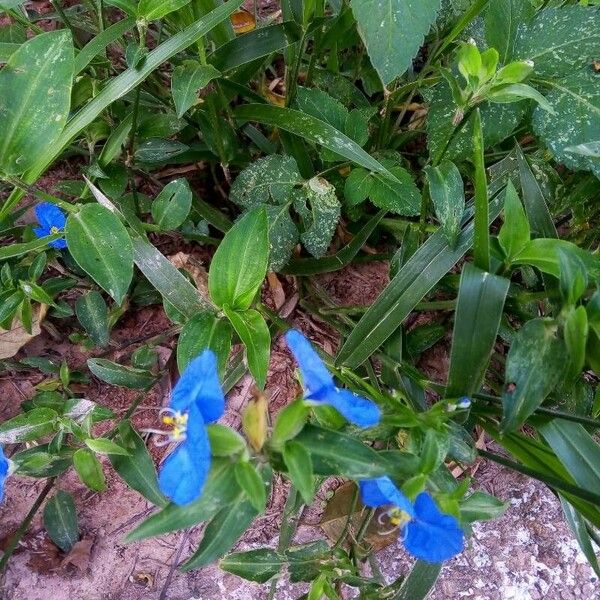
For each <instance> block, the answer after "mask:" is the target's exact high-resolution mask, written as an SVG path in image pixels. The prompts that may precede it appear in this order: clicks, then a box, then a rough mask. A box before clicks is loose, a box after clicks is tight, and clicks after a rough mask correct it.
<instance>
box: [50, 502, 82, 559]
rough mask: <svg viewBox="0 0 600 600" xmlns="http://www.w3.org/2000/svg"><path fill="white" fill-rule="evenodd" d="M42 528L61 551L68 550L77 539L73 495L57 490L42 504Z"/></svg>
mask: <svg viewBox="0 0 600 600" xmlns="http://www.w3.org/2000/svg"><path fill="white" fill-rule="evenodd" d="M44 528H45V529H46V531H47V532H48V535H49V536H50V539H51V540H52V541H53V542H54V543H55V544H56V545H57V546H58V547H59V548H60V549H61V550H62V551H63V552H69V551H70V550H71V548H72V547H73V546H74V545H75V543H76V542H77V540H78V539H79V528H78V526H77V512H76V511H75V503H74V502H73V497H72V496H71V494H68V493H67V492H63V491H62V490H59V491H58V492H56V495H55V496H52V498H50V499H49V500H48V502H46V506H44Z"/></svg>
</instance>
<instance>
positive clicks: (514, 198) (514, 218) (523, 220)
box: [498, 181, 531, 263]
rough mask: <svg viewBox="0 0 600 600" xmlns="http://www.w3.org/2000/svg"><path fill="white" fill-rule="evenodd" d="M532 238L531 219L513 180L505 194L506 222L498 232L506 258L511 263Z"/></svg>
mask: <svg viewBox="0 0 600 600" xmlns="http://www.w3.org/2000/svg"><path fill="white" fill-rule="evenodd" d="M530 239H531V232H530V229H529V221H528V220H527V215H526V214H525V210H524V209H523V205H522V204H521V200H520V199H519V196H518V194H517V190H515V186H514V185H513V183H512V181H509V182H508V183H507V184H506V193H505V195H504V223H503V225H502V227H501V228H500V232H499V233H498V241H499V242H500V246H501V247H502V250H504V253H505V254H506V259H507V261H508V262H509V263H510V261H511V260H512V258H513V257H514V256H516V255H517V254H518V253H519V252H520V251H521V250H523V248H525V246H527V244H528V243H529V240H530Z"/></svg>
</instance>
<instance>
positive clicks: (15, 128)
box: [0, 29, 73, 174]
mask: <svg viewBox="0 0 600 600" xmlns="http://www.w3.org/2000/svg"><path fill="white" fill-rule="evenodd" d="M72 79H73V40H72V38H71V33H70V32H69V31H68V30H67V29H61V30H58V31H51V32H48V33H43V34H41V35H37V36H35V37H33V38H32V39H30V40H29V41H28V42H25V43H24V44H23V45H22V46H20V47H19V49H18V50H17V51H16V52H15V53H14V54H12V55H11V57H10V58H9V59H8V62H7V63H6V65H5V66H4V67H3V68H2V70H0V130H1V131H2V137H1V139H0V171H4V173H7V174H20V173H23V172H25V171H26V170H27V169H29V168H30V167H32V166H33V165H34V164H35V163H36V162H37V161H38V160H39V159H40V157H42V156H44V153H45V152H47V151H49V150H50V149H51V148H53V147H54V145H55V144H56V142H57V139H58V138H59V136H60V134H61V131H62V130H63V128H64V126H65V123H66V122H67V117H68V116H69V106H70V103H71V85H72Z"/></svg>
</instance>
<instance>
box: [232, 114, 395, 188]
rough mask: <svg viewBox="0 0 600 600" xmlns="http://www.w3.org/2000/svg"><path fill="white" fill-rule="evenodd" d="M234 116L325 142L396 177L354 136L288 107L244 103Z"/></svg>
mask: <svg viewBox="0 0 600 600" xmlns="http://www.w3.org/2000/svg"><path fill="white" fill-rule="evenodd" d="M234 116H235V117H236V118H238V119H241V120H244V121H258V122H259V123H264V124H265V125H273V126H275V127H279V128H280V129H283V130H284V131H289V132H290V133H294V134H296V135H298V136H300V137H303V138H304V139H306V140H308V141H310V142H313V143H315V144H319V145H320V146H324V147H325V148H328V149H329V150H332V151H333V152H335V153H336V154H339V155H340V156H343V157H344V158H346V159H348V160H350V161H352V162H355V163H356V164H358V165H360V166H362V167H365V169H369V170H370V171H375V172H376V173H381V174H382V175H385V176H386V177H389V178H391V179H392V180H395V179H396V178H395V176H394V175H393V174H392V173H390V171H389V170H388V169H386V168H385V167H384V166H383V165H382V164H381V163H380V162H379V161H377V160H375V159H374V158H373V157H372V156H371V155H370V154H368V153H367V152H365V151H364V150H363V149H362V148H361V147H360V146H359V145H358V144H357V143H356V142H355V141H354V140H352V139H350V138H349V137H348V136H347V135H345V134H344V133H342V132H341V131H338V130H337V129H335V127H332V126H331V125H329V124H328V123H325V122H324V121H321V120H320V119H317V118H315V117H313V116H312V115H307V114H304V113H302V112H300V111H298V110H293V109H291V108H281V107H279V106H273V105H268V104H245V105H242V106H240V107H238V108H236V109H235V110H234Z"/></svg>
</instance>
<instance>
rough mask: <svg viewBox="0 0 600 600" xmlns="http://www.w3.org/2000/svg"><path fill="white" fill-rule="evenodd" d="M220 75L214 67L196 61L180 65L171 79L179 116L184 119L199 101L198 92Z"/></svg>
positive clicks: (188, 61) (172, 93) (172, 92)
mask: <svg viewBox="0 0 600 600" xmlns="http://www.w3.org/2000/svg"><path fill="white" fill-rule="evenodd" d="M220 75H221V72H220V71H218V70H217V69H215V68H214V67H213V66H212V65H202V64H200V63H199V62H197V61H195V60H186V61H184V63H183V64H182V65H179V66H178V67H177V68H176V69H175V70H174V71H173V78H172V79H171V95H172V96H173V103H174V104H175V108H176V109H177V116H178V117H180V118H181V117H183V115H184V114H185V112H186V111H187V110H188V109H189V108H191V107H192V106H194V104H196V102H197V101H198V92H199V91H200V90H201V89H203V88H205V87H206V86H207V85H208V84H209V83H210V82H211V81H212V80H213V79H216V78H217V77H219V76H220Z"/></svg>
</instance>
